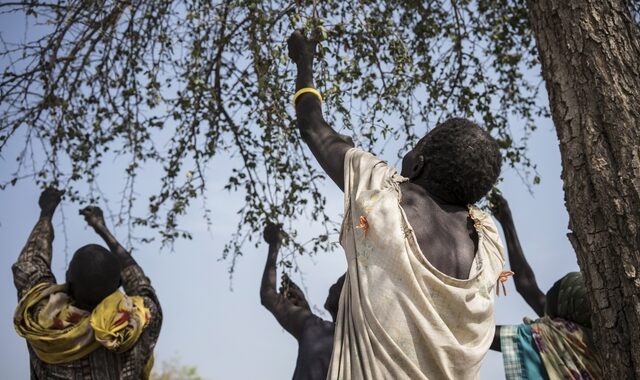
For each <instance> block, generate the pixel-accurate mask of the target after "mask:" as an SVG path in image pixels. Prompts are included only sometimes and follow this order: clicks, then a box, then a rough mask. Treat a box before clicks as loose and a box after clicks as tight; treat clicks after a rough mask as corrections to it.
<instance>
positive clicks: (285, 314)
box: [260, 224, 340, 340]
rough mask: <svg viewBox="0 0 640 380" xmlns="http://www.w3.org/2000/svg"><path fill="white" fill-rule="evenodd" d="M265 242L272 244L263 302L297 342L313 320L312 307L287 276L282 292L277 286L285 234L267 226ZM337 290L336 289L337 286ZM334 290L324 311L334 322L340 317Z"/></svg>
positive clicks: (265, 277) (265, 272)
mask: <svg viewBox="0 0 640 380" xmlns="http://www.w3.org/2000/svg"><path fill="white" fill-rule="evenodd" d="M263 236H264V240H265V242H267V244H269V253H268V255H267V262H266V264H265V267H264V273H263V275H262V284H261V287H260V301H261V302H262V305H263V306H264V307H265V308H266V309H267V310H269V311H270V312H271V314H273V316H274V317H275V318H276V320H277V321H278V323H280V326H282V327H283V328H284V329H285V330H287V332H288V333H289V334H291V335H292V336H293V337H294V338H296V339H297V340H300V339H301V337H302V334H303V330H304V327H305V323H306V322H307V320H308V319H309V318H311V317H314V314H313V312H312V311H311V308H310V307H309V304H308V303H307V300H306V298H305V296H304V293H303V292H302V290H300V288H299V287H298V286H297V285H296V284H295V283H294V282H293V281H291V279H289V277H288V276H287V275H286V274H285V275H283V276H282V281H281V286H280V291H279V292H278V291H276V286H277V280H276V279H277V276H278V274H277V268H276V267H277V262H278V253H279V251H280V247H281V246H282V239H283V236H282V230H281V227H280V226H279V225H275V224H268V225H267V227H266V228H265V229H264V233H263ZM334 286H335V285H334ZM334 286H332V288H331V290H330V291H329V296H328V297H327V301H326V303H325V308H326V309H327V311H328V312H329V313H330V314H331V317H332V318H333V321H335V318H336V314H337V299H336V298H338V299H339V297H340V293H339V292H336V291H335V289H334Z"/></svg>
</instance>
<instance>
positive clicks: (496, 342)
mask: <svg viewBox="0 0 640 380" xmlns="http://www.w3.org/2000/svg"><path fill="white" fill-rule="evenodd" d="M501 328H502V326H496V331H495V332H494V333H493V340H492V341H491V346H490V347H489V348H490V349H492V350H494V351H498V352H500V351H502V347H500V329H501Z"/></svg>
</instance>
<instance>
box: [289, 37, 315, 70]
mask: <svg viewBox="0 0 640 380" xmlns="http://www.w3.org/2000/svg"><path fill="white" fill-rule="evenodd" d="M317 44H318V39H317V38H315V37H312V38H310V39H309V38H307V37H306V36H304V35H303V34H302V33H300V31H297V30H296V31H295V32H293V33H292V34H291V36H290V37H289V39H288V40H287V46H288V47H289V58H291V59H292V60H293V62H295V63H296V64H298V65H300V64H305V63H311V62H313V55H314V54H315V51H316V45H317Z"/></svg>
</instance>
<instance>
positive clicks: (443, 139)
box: [416, 118, 502, 205]
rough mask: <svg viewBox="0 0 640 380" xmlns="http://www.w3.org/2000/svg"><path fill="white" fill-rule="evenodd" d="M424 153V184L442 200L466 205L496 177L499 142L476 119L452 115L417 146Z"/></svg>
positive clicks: (499, 156) (477, 197) (485, 191)
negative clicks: (475, 121)
mask: <svg viewBox="0 0 640 380" xmlns="http://www.w3.org/2000/svg"><path fill="white" fill-rule="evenodd" d="M416 149H417V151H418V152H420V153H421V154H422V156H423V157H424V168H423V174H422V176H423V178H424V182H425V183H424V186H425V188H426V189H427V190H428V191H429V192H430V193H432V194H434V195H435V196H437V197H439V198H442V199H443V200H444V201H447V202H450V203H453V204H460V205H467V204H473V203H476V202H477V201H478V200H480V199H481V198H482V197H483V196H485V195H486V194H487V193H488V192H489V190H491V187H492V186H493V185H494V184H495V183H496V181H497V180H498V176H499V175H500V167H501V164H502V155H501V154H500V148H499V147H498V143H497V142H496V141H495V140H494V139H493V137H491V135H489V133H487V132H486V131H485V130H484V129H482V128H481V127H480V126H479V125H477V124H476V123H474V122H472V121H470V120H467V119H463V118H451V119H448V120H446V121H445V122H443V123H442V124H439V125H438V126H436V127H435V128H434V129H432V130H431V131H429V133H427V134H426V135H425V136H424V137H423V138H422V139H421V140H420V141H419V142H418V145H417V147H416Z"/></svg>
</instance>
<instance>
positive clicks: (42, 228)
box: [12, 218, 162, 380]
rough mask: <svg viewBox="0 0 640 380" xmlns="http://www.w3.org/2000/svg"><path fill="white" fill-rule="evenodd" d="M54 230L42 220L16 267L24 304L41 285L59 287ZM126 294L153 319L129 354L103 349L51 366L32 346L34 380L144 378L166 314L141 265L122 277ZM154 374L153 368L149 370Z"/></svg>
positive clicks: (127, 271) (15, 271)
mask: <svg viewBox="0 0 640 380" xmlns="http://www.w3.org/2000/svg"><path fill="white" fill-rule="evenodd" d="M52 242H53V226H52V225H51V219H50V218H41V219H40V220H39V221H38V223H37V224H36V226H35V227H34V229H33V231H32V232H31V235H30V236H29V239H28V241H27V244H26V245H25V247H24V248H23V250H22V252H21V253H20V256H19V257H18V260H17V262H16V263H15V264H14V265H13V267H12V270H13V280H14V284H15V286H16V290H17V292H18V300H20V299H21V298H22V297H23V296H24V295H25V294H26V293H27V292H28V291H29V290H31V289H32V288H33V287H34V286H36V285H37V284H40V283H43V282H47V283H51V284H55V283H56V279H55V277H54V276H53V273H52V272H51V268H50V267H51V253H52V251H51V244H52ZM121 277H122V283H123V289H124V291H125V293H126V294H128V295H131V296H140V297H142V299H143V302H144V306H145V307H146V308H147V309H149V313H150V314H151V315H152V316H153V317H152V318H151V320H150V321H149V324H148V326H147V328H146V329H145V330H144V332H143V333H142V334H141V335H140V338H139V339H138V341H137V343H136V344H135V345H134V346H133V347H132V348H131V349H130V350H128V351H126V352H123V353H115V352H112V351H109V350H107V349H106V348H104V347H102V346H101V347H99V348H97V349H96V350H95V351H93V352H92V353H91V354H89V355H88V356H86V357H84V358H81V359H78V360H75V361H72V362H70V363H65V364H47V363H45V362H43V361H42V360H40V359H39V358H38V356H37V355H36V353H35V351H34V350H33V348H32V347H31V345H29V344H27V347H28V349H29V356H30V370H31V379H47V380H49V379H52V380H57V379H60V380H62V379H64V380H91V379H100V380H103V379H104V380H116V379H123V380H134V379H135V380H137V379H140V378H141V377H142V376H144V372H145V366H146V365H147V364H148V363H149V362H150V361H149V358H151V357H152V354H153V349H154V347H155V345H156V341H157V340H158V336H159V334H160V328H161V326H162V310H161V309H160V303H159V302H158V299H157V297H156V294H155V290H154V289H153V287H152V286H151V283H150V281H149V279H148V278H147V277H146V276H145V275H144V272H143V271H142V269H141V268H140V267H139V266H138V265H131V266H128V267H126V268H124V269H123V270H122V273H121ZM147 370H150V368H147Z"/></svg>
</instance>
